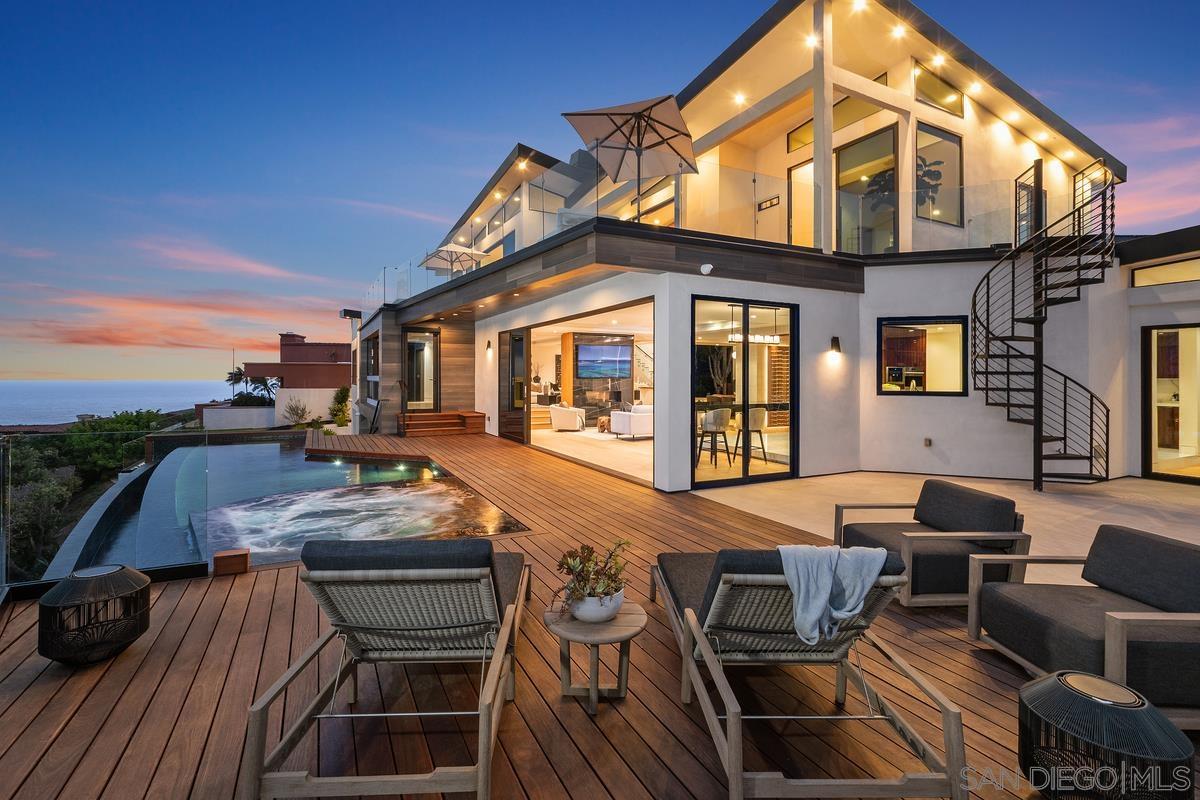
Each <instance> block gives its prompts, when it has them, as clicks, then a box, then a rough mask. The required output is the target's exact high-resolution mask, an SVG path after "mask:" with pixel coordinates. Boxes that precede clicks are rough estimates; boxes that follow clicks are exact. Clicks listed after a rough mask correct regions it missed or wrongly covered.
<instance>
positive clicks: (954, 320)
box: [875, 314, 971, 397]
mask: <svg viewBox="0 0 1200 800" xmlns="http://www.w3.org/2000/svg"><path fill="white" fill-rule="evenodd" d="M968 324H969V320H968V318H967V316H966V315H964V314H947V315H942V316H925V317H876V319H875V394H876V396H878V397H967V396H968V395H969V394H970V389H971V384H970V375H969V374H968V370H967V350H968V349H969V344H970V331H969V329H968V327H967V326H968ZM912 325H959V326H961V328H962V357H961V359H960V362H959V369H960V370H961V374H962V391H959V392H928V391H922V392H885V391H884V390H883V369H884V367H885V366H886V365H885V364H884V363H883V329H884V327H893V328H903V327H905V326H912Z"/></svg>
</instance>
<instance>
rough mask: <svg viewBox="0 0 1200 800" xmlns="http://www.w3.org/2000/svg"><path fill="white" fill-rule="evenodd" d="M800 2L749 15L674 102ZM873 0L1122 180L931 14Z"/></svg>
mask: <svg viewBox="0 0 1200 800" xmlns="http://www.w3.org/2000/svg"><path fill="white" fill-rule="evenodd" d="M804 2H805V0H778V2H776V3H775V4H774V5H773V6H771V7H770V8H769V9H767V11H766V13H764V14H763V15H762V16H761V17H759V18H758V19H757V20H755V21H754V22H753V23H752V24H751V25H750V27H749V28H747V29H746V31H745V33H743V34H742V35H741V36H739V37H738V38H737V39H736V40H734V42H733V44H731V45H729V47H727V48H725V50H724V52H722V53H721V54H720V55H719V56H717V57H716V59H714V60H713V62H712V63H711V64H709V65H708V66H707V67H705V68H704V69H703V70H702V71H701V72H700V74H699V75H697V76H696V77H695V78H693V79H692V81H691V82H690V83H688V85H687V86H685V87H684V88H683V89H682V90H681V91H680V92H679V93H678V94H677V95H676V99H677V100H678V101H679V107H680V108H686V107H687V105H688V104H689V103H690V102H691V101H693V100H695V99H696V97H698V96H699V95H700V93H701V92H703V91H704V90H705V89H706V88H708V86H709V85H710V84H711V83H712V82H713V81H715V80H716V79H717V78H719V77H720V76H721V75H722V74H724V72H725V71H726V70H727V69H729V67H731V66H733V64H734V63H736V62H737V61H738V60H739V59H740V58H742V56H744V55H746V53H748V52H749V51H750V50H751V49H752V48H753V47H754V46H755V45H756V44H758V42H759V41H760V40H762V39H763V37H765V36H766V35H767V34H768V33H770V32H771V30H772V29H774V28H775V26H776V25H778V24H779V23H780V22H782V21H783V20H784V19H785V18H786V17H787V16H788V15H789V14H791V13H792V12H793V11H795V10H796V9H797V8H799V7H800V6H801V5H803V4H804ZM875 2H877V3H879V5H880V6H882V7H883V8H885V9H887V10H888V11H890V12H892V13H893V14H895V15H896V16H897V17H899V18H901V19H902V20H904V22H905V23H906V24H907V25H909V26H910V27H912V28H913V29H914V30H915V31H916V32H917V33H919V34H921V35H922V36H924V37H925V38H926V39H928V40H930V41H931V42H933V43H934V44H935V45H937V47H938V48H940V49H941V50H943V51H944V52H946V53H947V54H948V55H949V56H950V57H951V58H953V59H954V60H955V61H957V62H959V63H960V64H962V65H963V66H965V67H967V68H968V69H970V70H971V71H973V72H974V73H976V74H977V75H979V77H980V78H981V79H983V80H985V81H987V82H988V83H989V84H991V85H992V86H993V87H995V88H996V89H997V90H999V91H1000V92H1003V93H1004V94H1006V95H1007V96H1008V97H1010V98H1012V100H1013V101H1014V102H1016V103H1017V104H1018V105H1020V106H1021V107H1022V108H1024V109H1025V110H1026V111H1028V112H1029V113H1031V114H1033V115H1034V116H1035V117H1037V118H1038V119H1040V120H1042V121H1043V122H1045V123H1046V124H1047V125H1049V126H1050V127H1052V128H1054V129H1055V130H1056V131H1058V132H1059V133H1061V134H1063V135H1064V136H1065V137H1067V138H1068V139H1070V140H1071V141H1072V142H1073V143H1075V144H1076V146H1078V147H1080V148H1081V149H1083V150H1084V151H1086V152H1087V153H1088V154H1089V155H1093V156H1095V157H1098V158H1103V159H1104V162H1105V165H1106V166H1107V167H1108V168H1109V169H1110V170H1112V172H1113V175H1114V176H1115V177H1116V178H1117V180H1118V181H1124V180H1125V179H1126V174H1127V168H1126V166H1125V163H1124V162H1123V161H1121V160H1120V159H1118V158H1117V157H1116V156H1114V155H1113V154H1112V153H1109V152H1108V151H1107V150H1105V149H1104V148H1102V147H1100V145H1098V144H1096V143H1095V142H1094V141H1092V139H1091V138H1089V137H1088V136H1085V135H1084V134H1083V133H1082V132H1080V131H1079V129H1077V128H1076V127H1075V126H1074V125H1071V124H1070V123H1069V122H1067V121H1066V120H1064V119H1063V118H1062V117H1060V116H1059V115H1058V114H1056V113H1054V112H1053V111H1051V110H1050V109H1049V108H1048V107H1047V106H1046V105H1045V104H1044V103H1043V102H1042V101H1040V100H1038V99H1037V98H1036V97H1034V96H1033V95H1032V94H1030V93H1029V92H1028V91H1026V90H1025V89H1023V88H1022V87H1021V86H1020V85H1019V84H1017V83H1016V82H1015V81H1014V80H1012V79H1011V78H1009V77H1008V76H1007V75H1005V74H1004V73H1003V72H1001V71H1000V70H999V69H998V68H997V67H995V66H994V65H993V64H991V63H990V62H989V61H988V60H987V59H985V58H984V57H983V56H981V55H979V54H978V53H976V52H975V51H974V50H972V49H971V48H970V47H968V46H967V45H966V44H964V43H963V42H962V41H961V40H959V39H958V38H957V37H956V36H954V34H952V33H950V32H949V31H948V30H946V29H945V28H943V27H942V26H941V25H940V24H938V23H937V22H936V21H935V20H934V19H933V18H932V17H930V16H929V15H928V14H926V13H925V12H924V11H922V10H921V9H920V8H918V7H917V6H916V5H915V4H914V3H912V2H910V0H875Z"/></svg>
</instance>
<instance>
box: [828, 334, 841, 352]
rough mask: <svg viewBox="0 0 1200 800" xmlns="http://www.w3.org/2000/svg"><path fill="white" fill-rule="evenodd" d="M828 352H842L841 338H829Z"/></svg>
mask: <svg viewBox="0 0 1200 800" xmlns="http://www.w3.org/2000/svg"><path fill="white" fill-rule="evenodd" d="M829 352H831V353H840V352H842V340H841V337H838V336H834V337H831V338H830V340H829Z"/></svg>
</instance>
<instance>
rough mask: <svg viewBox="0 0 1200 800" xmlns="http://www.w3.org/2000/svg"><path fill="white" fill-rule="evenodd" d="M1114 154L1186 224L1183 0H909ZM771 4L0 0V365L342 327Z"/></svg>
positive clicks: (20, 374) (1139, 214) (1188, 137)
mask: <svg viewBox="0 0 1200 800" xmlns="http://www.w3.org/2000/svg"><path fill="white" fill-rule="evenodd" d="M919 4H920V5H921V6H922V8H924V9H925V10H926V11H927V12H928V13H929V14H930V15H932V16H933V17H934V18H935V19H937V20H939V21H940V22H941V23H942V24H943V25H944V26H946V27H947V28H948V29H950V30H951V31H953V32H954V33H955V34H956V35H958V36H959V37H960V38H961V39H962V40H963V41H965V42H966V43H967V44H968V45H970V46H971V47H973V48H974V49H975V50H976V51H977V52H979V53H981V54H982V55H983V56H984V57H985V58H987V59H988V60H990V61H991V62H992V63H994V64H995V65H997V66H998V67H999V68H1000V69H1001V70H1003V71H1004V72H1006V73H1007V74H1008V75H1009V76H1010V77H1012V78H1013V79H1015V80H1016V81H1017V82H1018V83H1020V84H1022V85H1023V86H1025V87H1027V88H1028V89H1030V90H1032V91H1033V92H1034V93H1035V94H1036V95H1037V96H1038V97H1040V98H1041V99H1042V100H1043V101H1044V102H1046V103H1047V105H1049V106H1050V107H1051V108H1052V109H1054V110H1055V111H1057V112H1058V113H1059V114H1060V115H1062V116H1063V117H1064V118H1066V119H1067V120H1069V121H1070V122H1072V123H1073V124H1074V125H1075V126H1076V127H1078V128H1080V129H1081V130H1082V131H1084V132H1085V133H1087V134H1088V135H1089V136H1091V137H1092V138H1093V139H1095V140H1096V141H1097V142H1099V143H1100V144H1101V145H1102V146H1104V147H1105V148H1107V149H1108V150H1110V151H1111V152H1112V153H1114V154H1115V155H1116V156H1117V157H1119V158H1121V159H1123V160H1124V161H1125V162H1126V163H1127V164H1128V165H1129V176H1130V181H1129V183H1128V184H1127V185H1125V186H1124V187H1122V189H1121V190H1120V191H1119V192H1118V221H1119V229H1120V232H1122V233H1152V232H1156V231H1160V230H1166V229H1170V228H1176V227H1182V226H1185V225H1191V224H1197V223H1200V110H1198V109H1200V56H1198V55H1197V53H1196V47H1195V44H1194V37H1195V33H1196V30H1197V29H1198V28H1200V10H1198V7H1197V5H1196V4H1193V3H1191V2H1186V3H1185V2H1166V3H1142V4H1137V5H1130V4H1129V3H1125V2H1120V3H1118V2H1116V0H1103V1H1101V2H1096V1H1095V0H1076V1H1075V2H1064V1H1063V0H1054V2H1049V3H1047V2H1030V1H1028V0H1017V2H1010V3H982V2H963V0H956V1H955V2H951V0H925V2H920V3H919ZM767 5H768V0H741V1H740V2H729V0H691V2H687V3H681V2H659V3H645V2H633V1H632V0H608V1H607V2H605V3H603V4H601V5H599V6H597V5H596V4H593V3H587V4H576V3H563V2H561V0H558V1H557V2H530V1H529V0H523V2H521V3H516V4H507V5H506V4H499V5H498V4H496V3H475V2H456V3H415V2H379V3H328V2H319V3H318V2H289V3H257V4H247V3H240V4H232V3H230V4H226V3H221V2H206V3H183V2H169V3H163V2H152V3H151V2H147V3H140V4H139V3H133V2H119V3H117V2H112V3H89V4H82V3H58V2H49V0H46V1H39V2H31V3H16V2H10V3H7V4H6V5H5V8H4V12H3V14H2V15H0V23H2V24H0V275H2V276H3V298H4V300H3V303H2V305H0V353H3V357H2V358H0V379H14V378H34V379H37V378H47V379H62V378H130V379H133V378H138V379H146V378H150V379H153V378H199V379H203V378H214V379H219V378H220V377H221V376H222V375H223V373H224V371H225V370H227V369H228V367H229V364H230V360H231V350H232V349H233V348H236V350H237V360H238V361H239V362H240V361H243V360H263V359H266V358H269V357H270V356H271V355H272V354H273V353H275V352H276V348H277V337H276V335H275V334H276V333H277V332H279V331H283V330H294V331H297V332H300V333H305V334H308V335H309V336H310V338H321V339H335V340H345V339H346V338H347V337H348V329H347V327H346V325H345V323H344V322H343V321H342V320H339V319H338V318H337V310H338V309H339V308H341V307H344V306H351V307H358V306H359V305H360V304H361V302H362V294H363V291H364V290H365V288H366V287H367V284H368V283H369V282H370V281H371V280H372V279H373V278H374V276H375V275H376V273H377V272H378V271H379V269H380V268H381V267H383V266H385V265H387V264H395V263H399V262H402V261H405V260H407V258H408V257H409V256H410V255H413V254H416V253H418V252H420V251H421V250H422V249H423V248H425V247H427V246H430V245H432V244H435V243H436V241H437V240H438V239H440V237H441V236H442V235H443V234H444V233H445V231H446V229H447V228H448V227H449V225H450V224H451V222H452V221H453V220H454V219H455V218H456V217H457V216H458V215H459V214H460V213H461V212H462V210H463V208H464V206H465V204H466V203H467V202H468V201H469V200H470V198H471V197H473V196H474V194H475V192H476V191H478V189H479V187H480V185H481V184H482V182H483V181H484V179H485V178H486V177H487V176H488V175H490V174H491V172H492V170H493V169H495V167H496V165H497V164H498V163H499V161H500V159H501V158H502V157H503V156H504V155H505V154H506V153H507V152H508V151H509V150H510V149H511V148H512V146H513V144H514V143H515V142H517V141H521V142H524V143H526V144H529V145H531V146H533V147H536V148H538V149H540V150H544V151H546V152H549V153H551V154H554V155H558V156H560V157H565V156H567V155H568V154H569V153H570V152H571V151H572V150H573V149H575V148H576V147H577V142H578V140H577V139H576V138H575V134H574V132H573V131H572V130H571V129H570V127H569V126H568V125H567V124H566V123H565V122H563V121H562V120H561V118H560V117H559V113H560V112H562V111H565V110H574V109H578V108H584V107H592V106H602V105H611V104H615V103H618V102H624V101H628V100H633V99H639V98H643V97H649V96H653V95H658V94H664V93H668V92H676V91H678V90H679V89H681V88H682V87H683V86H684V85H685V84H686V83H687V82H688V81H689V80H690V79H691V78H693V77H694V76H695V75H696V73H697V72H699V70H701V69H702V68H703V67H704V66H705V65H707V64H708V63H709V62H710V61H711V60H712V59H713V58H714V57H715V56H716V55H717V54H718V53H719V52H720V51H721V50H722V49H723V48H724V47H726V46H727V45H728V44H729V43H730V42H732V40H733V39H734V38H735V37H736V35H737V34H739V33H740V32H741V31H742V30H744V29H745V28H746V27H747V26H748V25H749V24H750V23H751V22H752V21H753V20H754V19H755V18H756V17H757V16H758V15H760V14H761V13H762V12H763V11H764V10H765V9H766V8H767Z"/></svg>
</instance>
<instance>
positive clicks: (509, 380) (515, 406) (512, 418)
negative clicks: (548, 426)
mask: <svg viewBox="0 0 1200 800" xmlns="http://www.w3.org/2000/svg"><path fill="white" fill-rule="evenodd" d="M489 344H490V342H489ZM528 344H529V331H528V329H525V328H522V329H519V330H515V331H504V332H503V333H501V334H500V336H499V351H500V354H499V358H498V359H497V361H498V362H499V369H500V380H499V387H500V398H499V400H500V404H499V413H498V415H497V430H498V432H499V433H500V435H501V436H503V437H504V438H505V439H512V440H513V441H514V442H521V443H522V444H524V443H526V442H528V441H529V378H528V376H529V347H528Z"/></svg>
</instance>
